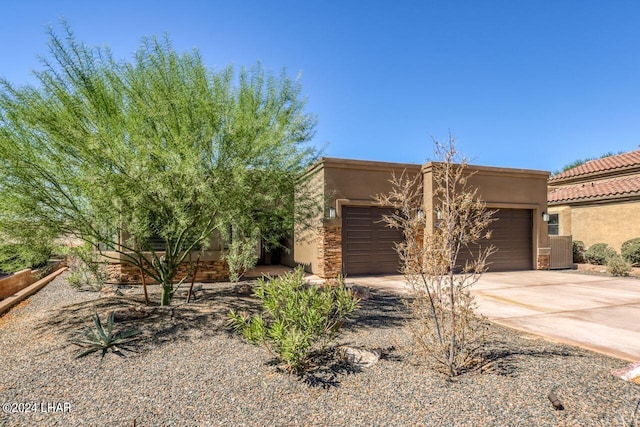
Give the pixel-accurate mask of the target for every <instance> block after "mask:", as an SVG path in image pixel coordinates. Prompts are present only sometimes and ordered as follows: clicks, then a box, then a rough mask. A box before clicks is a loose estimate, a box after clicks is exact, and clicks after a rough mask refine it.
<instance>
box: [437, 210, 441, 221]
mask: <svg viewBox="0 0 640 427" xmlns="http://www.w3.org/2000/svg"><path fill="white" fill-rule="evenodd" d="M436 219H437V220H438V221H440V220H441V219H442V211H441V210H440V209H438V210H437V211H436Z"/></svg>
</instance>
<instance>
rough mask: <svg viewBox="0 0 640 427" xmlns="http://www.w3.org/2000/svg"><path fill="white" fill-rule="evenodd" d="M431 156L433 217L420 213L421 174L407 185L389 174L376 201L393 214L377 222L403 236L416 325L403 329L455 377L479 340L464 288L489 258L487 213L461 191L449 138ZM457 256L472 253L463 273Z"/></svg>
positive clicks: (471, 193)
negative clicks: (386, 187)
mask: <svg viewBox="0 0 640 427" xmlns="http://www.w3.org/2000/svg"><path fill="white" fill-rule="evenodd" d="M435 154H436V158H437V159H439V160H440V162H433V163H432V176H433V187H434V189H433V211H434V215H433V218H431V215H420V214H419V212H421V209H422V207H423V200H422V182H421V179H422V175H421V174H417V175H416V176H415V177H413V178H412V177H410V176H407V175H406V174H402V176H400V177H398V176H396V175H394V176H393V177H392V179H391V180H390V182H391V185H392V191H391V193H390V194H388V195H379V196H378V201H379V203H380V204H381V205H383V206H393V207H394V208H395V210H396V212H395V213H394V214H392V215H389V216H386V217H385V218H384V220H385V221H386V223H387V224H388V225H389V226H390V227H395V228H399V229H401V230H402V231H403V233H404V238H405V240H404V242H401V243H398V244H397V245H396V250H397V252H398V254H399V256H400V260H401V265H402V272H403V274H404V276H405V278H406V280H407V281H408V282H409V283H410V284H411V286H412V288H413V297H414V298H413V300H412V302H411V303H410V307H411V310H412V312H413V315H414V318H415V321H414V322H412V323H410V326H411V332H412V334H413V337H414V341H415V343H416V344H417V346H418V348H419V349H420V350H422V351H423V352H424V353H425V354H426V355H427V357H429V358H431V359H432V360H434V361H435V362H437V366H438V367H440V368H444V370H445V371H446V373H447V374H448V375H449V376H456V375H458V374H460V373H462V372H464V371H465V370H467V369H469V368H470V367H472V366H473V365H474V364H475V363H476V362H477V360H478V357H479V354H480V351H481V350H482V348H483V346H484V343H485V339H486V335H485V334H486V330H487V328H486V322H485V321H484V319H483V318H482V317H481V316H479V315H477V314H476V313H475V312H474V308H475V306H476V304H475V301H474V298H473V296H472V295H471V292H470V288H471V286H472V285H473V284H474V283H476V282H477V281H478V279H479V278H480V275H481V274H482V273H483V272H484V271H486V268H487V258H488V257H489V256H490V255H491V254H492V253H493V252H494V251H495V249H494V248H493V246H491V245H490V244H485V243H484V242H486V239H488V238H490V237H491V233H490V231H487V229H488V226H489V224H490V223H491V221H493V219H492V215H493V214H494V211H489V210H487V209H486V206H485V204H484V203H483V202H482V201H481V200H480V199H479V197H478V196H477V190H476V189H473V188H470V186H469V185H467V181H468V179H469V177H470V176H471V175H472V173H470V172H469V171H468V170H467V168H466V167H467V160H466V159H465V158H464V157H461V156H460V155H458V153H457V151H456V148H455V145H454V140H453V138H452V137H450V138H449V142H448V144H442V143H440V142H439V141H437V140H436V141H435ZM434 221H435V223H434ZM482 244H485V247H484V248H483V247H482ZM461 251H465V252H468V251H471V252H472V254H473V255H472V257H471V260H470V261H468V262H467V263H466V265H464V266H460V265H459V261H458V255H459V254H460V252H461Z"/></svg>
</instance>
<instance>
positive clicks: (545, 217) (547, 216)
mask: <svg viewBox="0 0 640 427" xmlns="http://www.w3.org/2000/svg"><path fill="white" fill-rule="evenodd" d="M542 220H543V221H544V222H549V214H548V213H547V212H542Z"/></svg>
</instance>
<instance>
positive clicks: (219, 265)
mask: <svg viewBox="0 0 640 427" xmlns="http://www.w3.org/2000/svg"><path fill="white" fill-rule="evenodd" d="M108 272H109V282H111V283H122V284H141V283H142V278H141V276H140V270H139V269H138V267H136V266H134V265H131V264H128V263H123V264H110V265H109V267H108ZM188 273H189V263H188V262H183V263H182V264H180V266H179V267H178V273H177V274H176V277H175V280H176V281H179V280H180V279H182V278H183V277H184V276H185V275H187V274H188ZM145 280H146V283H147V284H154V283H157V282H156V281H155V280H153V279H151V277H149V276H147V275H145ZM226 280H229V266H228V264H227V263H226V261H222V260H216V261H200V262H199V263H198V272H197V273H196V279H195V281H196V282H223V281H226Z"/></svg>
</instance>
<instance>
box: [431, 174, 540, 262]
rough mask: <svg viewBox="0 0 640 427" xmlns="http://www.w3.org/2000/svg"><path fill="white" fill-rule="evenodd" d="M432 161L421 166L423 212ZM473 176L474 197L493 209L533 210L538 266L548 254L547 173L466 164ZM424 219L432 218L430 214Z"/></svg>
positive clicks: (471, 186)
mask: <svg viewBox="0 0 640 427" xmlns="http://www.w3.org/2000/svg"><path fill="white" fill-rule="evenodd" d="M432 167H433V164H432V163H427V164H426V165H424V166H423V168H422V170H423V173H424V191H425V212H429V211H431V212H432V211H433V209H432V205H431V203H432V202H431V201H432V196H431V195H432V188H433V187H434V185H435V184H434V183H433V182H432V181H433V174H432ZM468 170H469V172H470V173H472V174H473V175H472V176H471V177H470V178H469V181H468V185H469V187H470V188H477V189H478V193H477V194H478V196H479V197H480V198H481V199H482V200H484V201H485V203H486V204H487V207H488V208H493V209H501V208H502V209H531V210H532V211H533V220H534V223H533V236H534V238H533V248H532V253H533V258H534V259H533V260H532V261H533V265H534V266H536V265H539V262H540V260H541V257H544V256H546V255H547V254H548V250H547V249H546V248H548V247H549V235H548V229H547V223H546V222H544V221H543V219H542V213H543V212H546V211H547V179H548V177H549V173H548V172H544V171H537V170H527V169H511V168H498V167H488V166H475V165H469V166H468ZM427 218H432V219H433V215H431V216H428V217H427Z"/></svg>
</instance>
